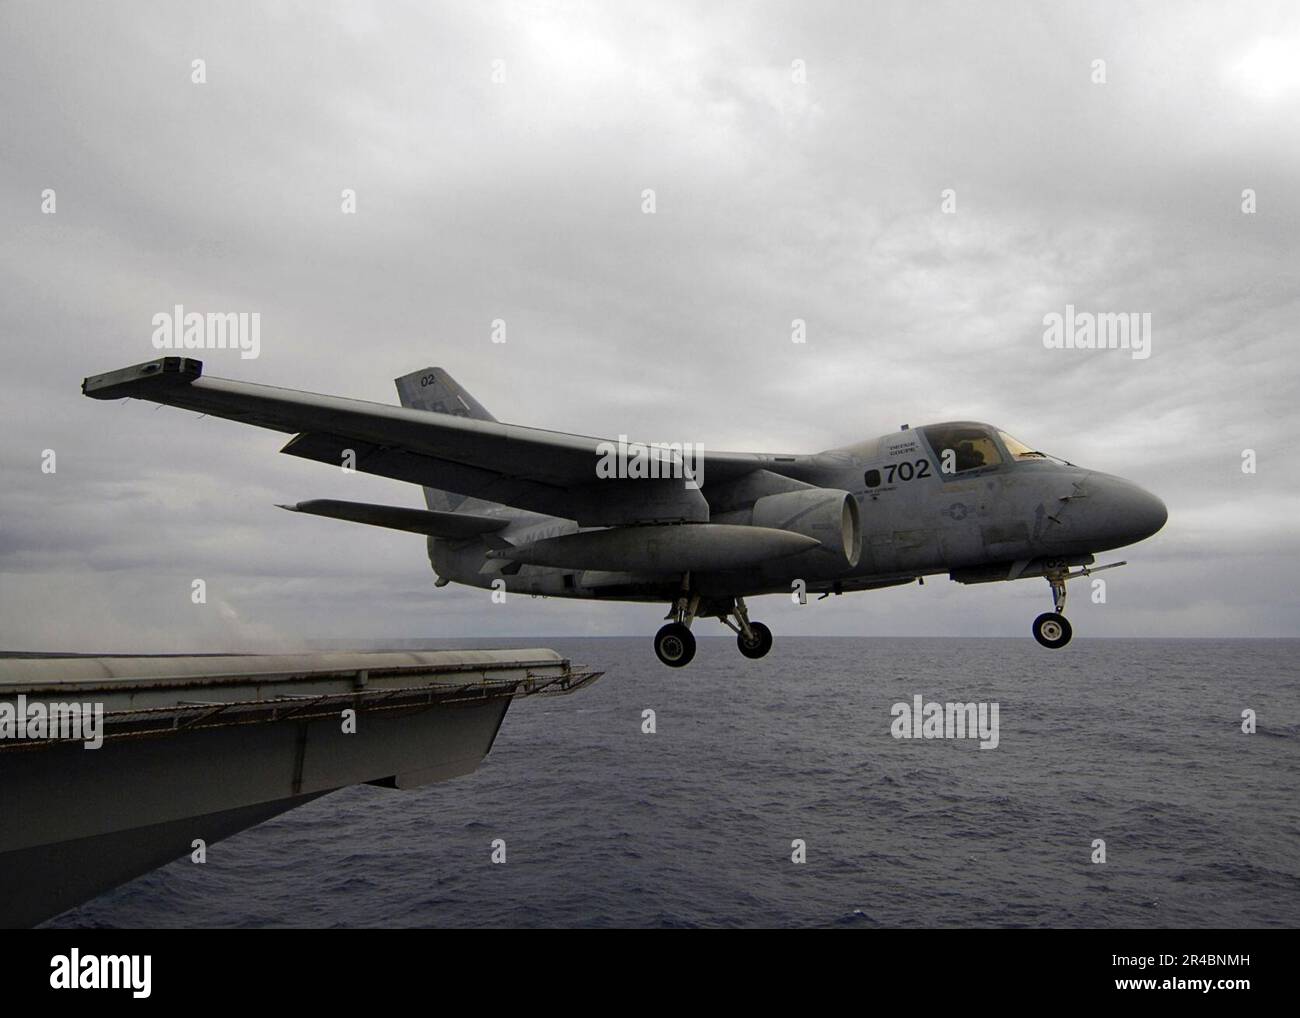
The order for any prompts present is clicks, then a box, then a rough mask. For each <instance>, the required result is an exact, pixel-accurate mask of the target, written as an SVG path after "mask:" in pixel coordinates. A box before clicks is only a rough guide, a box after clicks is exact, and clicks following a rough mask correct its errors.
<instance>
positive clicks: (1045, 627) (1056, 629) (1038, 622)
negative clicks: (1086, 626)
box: [1033, 569, 1074, 650]
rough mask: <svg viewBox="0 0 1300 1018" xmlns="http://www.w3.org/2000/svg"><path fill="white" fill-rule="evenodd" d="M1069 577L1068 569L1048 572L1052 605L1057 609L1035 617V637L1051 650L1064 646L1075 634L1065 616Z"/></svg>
mask: <svg viewBox="0 0 1300 1018" xmlns="http://www.w3.org/2000/svg"><path fill="white" fill-rule="evenodd" d="M1069 578H1070V574H1069V570H1068V569H1059V570H1055V571H1053V572H1050V573H1048V574H1047V582H1048V583H1049V584H1050V585H1051V588H1052V607H1054V608H1055V609H1056V610H1055V611H1050V612H1043V614H1042V615H1040V616H1038V618H1036V619H1034V625H1033V631H1034V639H1035V640H1037V641H1038V642H1039V643H1041V644H1042V645H1043V646H1044V647H1047V648H1049V649H1051V650H1059V649H1060V648H1061V647H1064V646H1065V645H1066V644H1067V643H1069V642H1070V637H1071V636H1073V635H1074V629H1073V628H1072V627H1071V626H1070V623H1069V621H1068V620H1067V619H1066V617H1065V581H1066V580H1067V579H1069Z"/></svg>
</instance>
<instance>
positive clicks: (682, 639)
mask: <svg viewBox="0 0 1300 1018" xmlns="http://www.w3.org/2000/svg"><path fill="white" fill-rule="evenodd" d="M655 655H656V656H657V657H658V658H659V660H660V661H662V662H663V663H664V664H666V665H667V666H668V667H669V668H685V667H686V666H687V665H688V664H690V663H691V660H692V659H693V658H694V657H695V634H693V633H692V632H691V631H690V630H689V629H687V628H686V627H685V626H684V625H682V624H681V623H680V622H670V623H668V625H666V626H664V627H663V628H662V629H661V630H659V632H657V633H655Z"/></svg>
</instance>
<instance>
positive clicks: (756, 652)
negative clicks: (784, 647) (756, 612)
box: [736, 622, 772, 658]
mask: <svg viewBox="0 0 1300 1018" xmlns="http://www.w3.org/2000/svg"><path fill="white" fill-rule="evenodd" d="M749 631H750V632H751V633H753V634H754V638H753V639H752V640H746V639H745V634H744V633H741V634H740V635H739V636H737V637H736V646H737V647H739V648H740V652H741V653H742V654H744V655H745V657H752V658H760V657H762V656H763V655H764V654H766V653H767V652H768V651H769V650H771V649H772V630H770V629H768V628H767V626H765V625H763V623H761V622H751V623H750V624H749Z"/></svg>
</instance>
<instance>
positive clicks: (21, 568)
mask: <svg viewBox="0 0 1300 1018" xmlns="http://www.w3.org/2000/svg"><path fill="white" fill-rule="evenodd" d="M1288 54H1289V56H1290V58H1293V59H1290V62H1289V63H1288V59H1287V58H1288ZM195 58H202V59H204V60H206V62H207V72H208V81H207V84H205V85H193V84H191V83H190V80H189V79H190V62H191V60H193V59H195ZM498 59H499V60H503V61H504V62H505V69H506V76H507V80H506V82H505V83H504V84H493V83H492V81H491V78H490V75H491V70H492V61H493V60H498ZM795 59H800V60H803V61H805V62H806V66H807V83H806V84H796V83H794V82H792V81H791V75H790V66H791V61H793V60H795ZM1095 59H1104V60H1105V61H1106V66H1107V79H1108V80H1107V83H1106V84H1105V85H1095V84H1093V83H1092V81H1091V80H1090V74H1091V63H1092V61H1093V60H1095ZM1296 64H1300V17H1298V16H1297V14H1296V12H1295V10H1294V7H1293V5H1288V4H1264V3H1248V4H1245V5H1236V6H1234V7H1232V8H1215V7H1211V6H1196V7H1191V8H1188V7H1186V6H1185V5H1179V4H1173V3H1159V4H1149V5H1143V6H1141V7H1140V8H1134V7H1132V6H1131V5H1127V4H1107V3H1102V4H1089V5H1086V6H1083V5H1069V6H1066V5H1050V6H1044V5H1018V4H1010V3H1007V4H994V5H979V6H978V7H971V6H970V5H964V4H956V3H954V4H927V5H924V6H923V7H917V6H916V5H912V4H906V3H893V4H884V5H871V6H870V7H869V8H868V7H862V8H860V9H859V8H858V7H857V6H856V5H847V4H844V5H832V4H813V5H803V4H801V5H780V4H760V5H745V6H743V7H736V8H727V9H714V8H713V6H712V5H704V4H663V5H660V4H656V5H653V6H652V7H650V8H647V9H644V10H637V11H633V10H632V9H631V8H627V7H623V6H610V5H604V6H602V5H592V6H584V5H577V6H569V5H565V6H563V7H550V6H547V5H529V6H521V5H517V4H504V3H501V4H490V3H489V4H476V5H450V4H444V5H427V4H417V3H411V4H388V3H385V4H376V5H373V6H370V5H365V4H336V5H329V4H310V5H293V4H273V5H254V6H252V7H249V6H246V5H234V4H197V3H153V4H146V3H128V4H120V5H113V6H112V7H111V8H106V7H97V6H92V5H59V4H35V3H15V4H8V5H5V6H4V7H3V8H0V105H2V107H3V109H4V113H5V123H6V141H5V145H4V146H3V149H0V226H3V231H2V232H0V268H2V270H3V274H2V275H0V297H2V298H3V299H2V300H0V330H2V331H0V334H2V335H3V344H4V355H5V367H6V369H5V372H4V374H3V381H0V391H3V396H4V410H5V413H4V420H5V424H6V427H5V429H4V431H3V433H2V434H0V465H2V466H3V470H4V481H5V484H4V489H3V492H4V493H3V496H2V497H0V645H3V646H6V647H19V646H21V647H40V646H58V647H64V648H69V649H91V648H97V647H100V648H104V649H116V650H130V649H140V650H147V649H185V648H187V647H193V646H195V645H196V644H198V645H202V646H205V647H213V648H215V649H221V648H224V647H228V646H251V645H254V644H258V643H266V642H270V643H274V642H275V641H277V640H280V641H284V642H286V643H289V642H292V641H295V640H299V639H303V638H309V637H322V636H331V637H338V638H352V637H356V638H365V637H372V636H373V637H382V636H421V635H428V636H439V635H461V634H463V635H478V634H483V635H490V634H514V633H518V634H525V635H539V636H544V635H546V634H551V633H587V632H610V633H623V632H627V633H647V634H648V633H649V632H650V631H651V630H652V629H653V628H654V626H655V625H657V622H658V616H659V615H660V614H661V613H660V612H657V611H656V610H655V609H654V608H653V606H631V607H629V606H618V605H590V604H579V603H559V602H555V601H540V600H532V599H528V598H515V599H512V602H511V604H510V605H509V607H508V610H502V611H496V610H492V609H490V608H485V607H484V596H483V594H482V593H481V592H477V591H466V590H463V589H457V588H445V589H442V590H437V591H435V590H433V589H432V586H431V584H432V576H431V575H430V573H429V571H428V567H427V562H426V561H425V559H424V549H423V545H422V542H421V541H420V539H419V538H414V537H405V536H403V535H396V534H388V533H376V532H373V531H370V530H367V529H365V528H360V527H348V526H346V525H344V524H340V523H335V522H332V521H322V520H305V519H302V518H298V517H293V516H290V515H289V514H285V513H281V512H279V511H278V510H275V509H274V508H273V503H275V502H284V501H294V500H298V499H300V498H308V497H341V498H359V499H365V500H371V501H381V502H393V503H401V504H408V505H415V504H418V492H416V491H415V489H413V488H409V487H407V486H403V485H400V484H396V483H394V482H387V481H383V480H380V479H376V478H367V477H356V476H353V477H347V478H341V477H340V476H339V475H338V474H337V472H332V471H328V470H325V469H324V468H322V467H320V466H318V465H315V464H310V463H305V462H299V461H296V460H293V459H292V458H290V457H284V456H278V455H277V454H276V450H277V449H278V448H279V446H280V444H282V439H281V438H280V437H279V436H276V435H273V434H269V433H261V432H257V431H255V430H253V429H247V428H241V427H239V426H237V425H234V424H231V423H228V422H223V421H199V420H196V418H195V415H192V414H187V413H183V412H180V411H176V410H172V409H167V408H164V409H162V410H157V411H155V410H154V409H153V408H152V407H151V406H148V405H145V404H139V403H129V404H126V405H116V404H108V405H105V404H100V403H95V402H92V401H89V400H86V399H83V398H82V397H81V396H80V395H79V393H78V382H79V380H80V378H81V377H82V376H83V375H85V374H88V373H92V372H95V371H99V370H104V369H107V368H112V367H118V366H121V365H125V364H128V363H133V362H136V361H140V360H145V359H147V358H149V357H151V356H153V355H154V351H153V349H152V348H151V346H150V345H149V335H150V319H151V317H152V315H153V314H154V313H155V312H157V311H159V310H163V309H166V308H170V307H171V306H172V305H173V304H176V303H183V304H186V305H187V306H189V307H191V308H194V309H203V310H210V309H223V310H226V309H230V310H239V309H247V310H256V311H260V312H261V314H262V320H263V354H262V356H261V357H260V358H259V359H258V360H252V361H249V360H241V359H240V358H239V357H238V356H237V355H236V354H233V353H218V352H212V353H209V354H208V355H207V356H206V357H205V358H204V359H205V362H206V365H207V370H208V371H209V372H210V373H212V374H216V375H224V376H227V377H237V378H244V379H249V380H254V381H259V382H266V383H270V384H276V385H286V386H291V387H297V388H307V389H312V390H316V391H322V392H331V393H339V394H344V395H351V396H357V397H361V398H366V399H373V400H380V401H384V402H392V401H394V394H393V392H392V383H391V379H392V378H393V377H394V376H396V375H398V374H402V373H405V372H406V371H409V370H413V369H415V368H417V367H420V366H422V365H424V364H430V363H437V364H440V365H442V366H444V367H446V368H447V369H448V370H449V371H451V372H452V374H453V375H455V376H456V377H457V378H458V379H459V380H460V381H461V382H462V383H463V384H464V385H465V386H466V387H467V388H469V389H470V390H471V391H472V392H474V393H475V394H476V396H478V398H479V399H480V400H482V402H483V403H484V404H485V405H487V406H488V407H489V408H490V409H491V410H492V411H493V412H494V413H495V414H497V416H499V417H501V418H502V419H504V420H509V421H516V422H520V423H528V424H534V425H538V426H541V427H548V428H555V429H560V430H566V431H576V432H580V433H585V434H597V435H617V434H620V433H626V434H629V435H633V436H640V437H644V438H648V439H678V440H689V441H697V442H703V443H704V444H705V445H706V446H707V447H709V448H732V449H762V450H770V451H812V450H816V449H821V448H827V447H831V446H835V445H842V444H846V443H848V442H851V441H855V440H857V439H859V438H861V437H864V436H868V435H875V434H879V433H881V432H885V431H890V430H893V429H895V428H897V426H898V425H899V424H900V423H903V422H909V423H912V424H920V423H925V422H927V421H931V420H940V419H945V418H977V419H987V420H991V421H994V422H996V423H999V424H1000V425H1002V426H1004V427H1006V428H1007V429H1008V430H1010V431H1011V432H1013V433H1014V434H1017V435H1019V436H1021V437H1022V438H1024V439H1026V440H1027V441H1030V442H1031V443H1032V444H1034V445H1036V446H1038V447H1041V448H1044V449H1047V450H1048V451H1051V452H1055V453H1058V454H1060V455H1063V456H1066V457H1068V458H1069V459H1071V460H1073V461H1075V462H1079V463H1083V464H1086V465H1089V466H1095V467H1097V468H1098V469H1103V470H1107V471H1110V472H1114V473H1119V474H1123V475H1125V476H1130V477H1133V478H1134V479H1136V480H1138V481H1140V482H1141V483H1143V484H1144V485H1145V486H1147V487H1149V488H1151V489H1152V490H1154V491H1156V492H1158V493H1159V494H1160V495H1162V496H1163V497H1164V498H1165V500H1166V502H1167V503H1168V504H1169V507H1170V513H1171V519H1170V523H1169V525H1168V526H1167V527H1166V529H1165V530H1164V531H1163V532H1162V533H1161V534H1160V535H1159V536H1158V537H1157V538H1155V539H1154V540H1152V541H1150V542H1147V543H1145V544H1143V545H1141V546H1139V547H1138V548H1135V549H1132V550H1130V551H1129V552H1127V553H1125V555H1124V557H1126V558H1128V559H1130V560H1131V562H1132V565H1130V566H1129V567H1128V568H1127V569H1125V570H1122V571H1120V572H1117V573H1113V574H1109V575H1110V576H1111V577H1112V579H1111V581H1110V595H1111V596H1110V604H1108V605H1107V606H1106V607H1104V608H1102V607H1100V606H1087V605H1083V604H1079V603H1078V602H1082V601H1084V600H1085V599H1084V598H1081V597H1076V598H1074V599H1072V612H1075V613H1077V614H1079V615H1080V618H1079V620H1078V622H1077V630H1078V632H1079V633H1080V635H1147V634H1150V635H1185V636H1191V635H1291V634H1294V632H1295V631H1296V610H1295V605H1294V597H1293V596H1292V595H1291V594H1290V591H1291V589H1292V587H1293V582H1292V580H1291V575H1292V570H1293V569H1294V567H1295V564H1296V559H1297V550H1298V549H1297V538H1296V528H1295V525H1294V523H1293V520H1294V519H1295V518H1296V515H1297V511H1300V486H1298V485H1297V482H1296V480H1295V476H1294V473H1293V467H1294V456H1293V455H1292V454H1291V452H1290V450H1291V448H1292V446H1293V445H1294V437H1293V435H1294V433H1295V431H1296V430H1297V424H1298V423H1300V421H1298V417H1300V415H1298V414H1297V411H1296V401H1297V391H1296V389H1297V387H1296V371H1295V364H1296V355H1295V352H1294V345H1295V327H1294V324H1293V323H1294V322H1295V320H1296V316H1297V312H1298V311H1300V307H1298V306H1297V303H1298V302H1297V285H1296V284H1297V266H1300V258H1297V255H1298V254H1300V252H1298V251H1297V242H1296V238H1297V228H1298V227H1300V203H1297V200H1296V197H1295V189H1294V181H1295V179H1296V171H1297V168H1298V163H1300V134H1297V133H1296V131H1295V130H1294V125H1295V123H1296V114H1297V112H1298V108H1300V82H1298V81H1297V79H1296V77H1295V75H1294V73H1293V72H1290V71H1288V69H1287V68H1288V66H1291V65H1296ZM348 187H350V188H355V189H356V191H357V194H358V202H359V213H358V214H357V215H355V216H343V215H341V214H340V212H339V201H340V197H339V195H340V191H341V190H342V189H343V188H348ZM44 188H54V189H56V190H57V193H58V213H57V214H56V215H54V216H48V215H42V214H41V212H40V207H39V205H40V195H41V192H42V190H43V189H44ZM645 188H653V189H654V190H655V192H656V198H657V205H658V211H657V213H656V215H654V216H645V215H642V214H641V212H640V202H641V192H642V190H643V189H645ZM945 188H952V189H954V190H955V191H956V194H957V203H958V204H957V208H958V211H957V213H956V214H955V215H943V214H941V213H940V211H939V202H940V192H941V191H943V190H944V189H945ZM1244 188H1253V189H1255V190H1256V192H1257V194H1258V203H1259V212H1258V214H1256V215H1251V216H1248V215H1243V214H1242V213H1241V211H1240V203H1241V192H1242V190H1243V189H1244ZM1067 303H1073V304H1075V305H1076V306H1078V307H1079V308H1080V309H1092V310H1118V311H1126V310H1133V311H1149V312H1151V314H1152V319H1153V323H1154V353H1153V356H1152V357H1151V359H1150V360H1147V361H1133V360H1131V359H1129V358H1128V357H1126V356H1122V355H1119V354H1116V353H1109V354H1095V353H1094V354H1088V353H1082V352H1068V351H1048V350H1045V349H1044V348H1043V345H1042V342H1041V334H1042V330H1043V326H1042V320H1043V316H1044V315H1045V314H1047V313H1049V312H1052V311H1060V310H1062V309H1063V307H1064V305H1065V304H1067ZM496 318H502V319H505V320H506V322H507V323H508V328H509V340H508V342H507V343H506V344H504V345H497V344H492V343H490V342H489V323H490V322H491V321H492V320H493V319H496ZM794 318H802V319H804V320H805V321H806V322H807V323H808V337H809V338H808V343H807V344H806V345H803V346H797V345H795V344H792V343H791V342H790V340H789V332H790V322H791V320H792V319H794ZM46 448H53V449H55V450H56V451H57V453H58V456H59V460H58V462H59V469H58V472H57V474H55V475H46V474H42V473H41V472H40V469H39V462H40V455H41V451H42V450H43V449H46ZM1244 448H1253V449H1256V450H1257V451H1258V454H1259V462H1260V468H1259V473H1258V474H1257V475H1255V476H1246V475H1243V474H1242V473H1241V471H1240V469H1239V463H1240V454H1241V450H1242V449H1244ZM196 576H203V577H207V578H208V580H209V583H210V590H211V591H213V594H212V596H210V602H209V604H208V605H207V606H203V608H202V609H200V608H199V607H198V606H193V605H191V604H190V603H189V598H188V589H189V587H188V584H189V581H190V579H192V578H194V577H196ZM1043 586H1044V585H1041V584H1033V583H1027V584H1007V585H1001V586H987V587H979V588H963V587H958V586H957V585H954V584H950V583H947V582H946V581H941V580H938V579H936V580H931V581H930V582H929V583H927V584H926V585H925V586H924V587H916V588H908V589H900V590H895V591H885V592H880V593H875V594H862V595H856V596H853V597H844V598H835V599H830V600H828V601H826V602H823V603H821V604H817V605H815V606H809V607H805V608H795V607H794V606H793V605H790V604H789V603H788V599H780V598H773V599H770V604H764V605H763V611H762V614H763V615H764V617H769V618H771V619H772V620H773V623H774V627H775V628H776V629H777V630H778V631H779V632H816V633H826V634H831V633H844V634H859V633H906V634H918V635H947V634H953V635H975V634H997V635H1004V634H1016V635H1019V634H1021V633H1022V632H1023V631H1024V630H1025V629H1026V628H1027V621H1028V619H1029V617H1030V616H1031V614H1032V613H1036V612H1037V611H1038V610H1040V609H1041V607H1042V606H1043V605H1044V604H1045V603H1046V593H1045V589H1040V587H1043ZM221 606H224V607H221ZM719 631H721V630H719Z"/></svg>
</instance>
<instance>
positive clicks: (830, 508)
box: [753, 488, 862, 569]
mask: <svg viewBox="0 0 1300 1018" xmlns="http://www.w3.org/2000/svg"><path fill="white" fill-rule="evenodd" d="M753 525H754V526H756V527H771V528H772V529H774V530H788V531H790V532H792V533H795V534H802V535H804V536H805V537H811V538H813V539H814V540H815V541H817V543H818V544H819V545H820V547H818V548H816V549H814V550H813V552H811V553H809V554H815V555H822V554H830V555H833V556H835V558H836V559H837V560H838V563H839V565H840V566H842V567H843V568H845V569H852V568H853V567H854V566H856V565H857V564H858V556H859V554H860V553H861V548H862V525H861V522H860V521H859V517H858V503H857V501H856V500H855V499H854V498H853V496H852V495H850V494H849V493H848V492H847V491H838V490H836V489H834V488H829V489H828V488H813V489H810V490H808V491H786V492H782V493H781V494H779V495H766V496H764V497H763V498H760V499H759V500H758V501H757V502H755V503H754V518H753Z"/></svg>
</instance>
